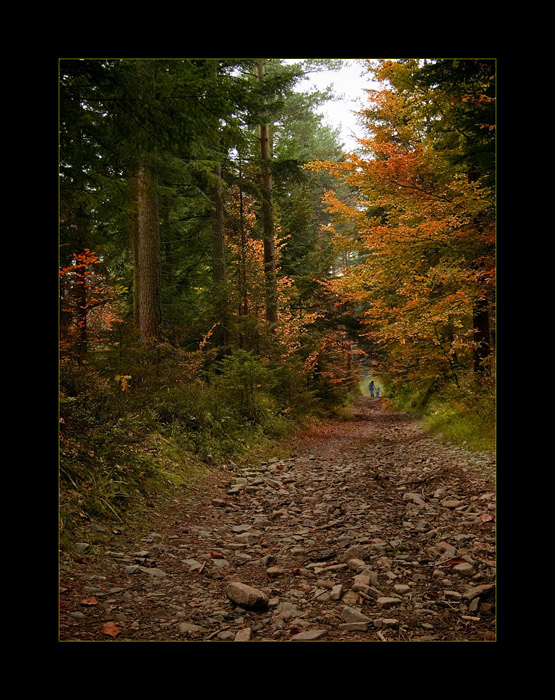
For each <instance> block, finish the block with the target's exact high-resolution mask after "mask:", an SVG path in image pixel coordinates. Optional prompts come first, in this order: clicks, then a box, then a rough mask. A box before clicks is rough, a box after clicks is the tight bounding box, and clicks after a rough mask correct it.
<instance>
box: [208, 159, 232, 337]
mask: <svg viewBox="0 0 555 700" xmlns="http://www.w3.org/2000/svg"><path fill="white" fill-rule="evenodd" d="M214 175H215V176H216V177H217V178H218V180H217V182H216V183H215V185H214V187H213V188H212V281H213V285H214V311H215V315H216V320H217V322H218V324H219V325H218V328H217V329H216V330H215V331H214V340H215V342H216V344H217V345H219V346H225V345H227V342H228V302H227V270H226V259H225V250H226V248H225V219H224V203H223V196H222V185H221V179H220V178H221V167H220V166H219V165H216V166H215V167H214Z"/></svg>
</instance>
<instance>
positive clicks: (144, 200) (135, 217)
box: [131, 165, 162, 341]
mask: <svg viewBox="0 0 555 700" xmlns="http://www.w3.org/2000/svg"><path fill="white" fill-rule="evenodd" d="M132 191H133V198H134V206H133V213H132V235H131V250H132V253H133V311H134V318H135V324H136V326H137V328H138V330H139V333H140V336H141V338H142V339H143V340H145V341H158V340H160V339H161V337H162V294H161V276H160V224H159V220H158V199H157V196H156V192H155V188H154V182H153V177H152V174H151V173H150V172H149V170H148V168H147V167H146V166H144V165H141V166H139V167H138V169H137V171H136V173H135V176H134V178H133V182H132Z"/></svg>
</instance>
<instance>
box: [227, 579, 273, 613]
mask: <svg viewBox="0 0 555 700" xmlns="http://www.w3.org/2000/svg"><path fill="white" fill-rule="evenodd" d="M226 595H227V597H228V598H229V599H230V600H231V601H233V602H234V603H237V605H240V606H241V607H243V608H266V607H268V596H267V595H266V593H264V592H263V591H259V590H258V589H257V588H253V587H252V586H248V585H247V584H246V583H239V582H238V581H233V582H232V583H230V584H229V585H228V586H227V588H226Z"/></svg>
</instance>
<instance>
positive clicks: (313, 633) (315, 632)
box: [291, 630, 326, 642]
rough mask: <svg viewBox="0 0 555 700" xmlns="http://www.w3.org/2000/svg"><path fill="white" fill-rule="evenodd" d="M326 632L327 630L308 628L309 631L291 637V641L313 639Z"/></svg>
mask: <svg viewBox="0 0 555 700" xmlns="http://www.w3.org/2000/svg"><path fill="white" fill-rule="evenodd" d="M325 634H326V630H308V631H307V632H299V633H298V634H294V635H293V636H292V637H291V641H292V642H295V641H298V642H300V641H312V640H313V639H320V638H321V637H323V636H324V635H325Z"/></svg>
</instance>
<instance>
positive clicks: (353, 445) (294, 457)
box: [59, 399, 495, 643]
mask: <svg viewBox="0 0 555 700" xmlns="http://www.w3.org/2000/svg"><path fill="white" fill-rule="evenodd" d="M494 474H495V467H494V459H493V456H492V455H490V454H486V453H478V454H477V453H470V452H468V451H466V450H464V449H461V448H453V447H447V446H445V445H442V444H441V443H440V442H439V441H438V440H436V439H434V438H432V437H430V436H429V435H426V434H425V433H424V432H423V431H422V430H421V428H420V426H419V424H418V422H417V421H415V420H414V419H413V418H411V417H409V416H407V415H405V414H399V413H393V412H390V411H389V410H388V408H387V403H386V402H385V401H384V399H361V400H360V401H359V403H358V405H357V408H356V415H355V420H352V421H348V422H343V423H331V424H330V423H326V424H322V426H321V427H320V428H318V429H314V428H313V429H311V430H309V431H306V433H304V434H303V435H302V436H301V438H300V439H299V440H297V441H296V442H295V443H294V444H293V445H292V449H291V453H290V454H289V456H288V457H286V458H285V459H280V460H273V461H271V462H269V463H265V464H262V465H259V466H257V467H250V468H248V469H247V468H246V469H241V470H238V469H234V470H231V469H229V468H228V469H224V468H222V469H219V470H213V471H212V472H210V474H209V475H208V476H207V479H206V482H205V483H204V484H203V486H202V487H201V488H198V489H196V490H195V491H194V492H191V491H189V492H187V493H186V494H185V496H184V498H183V499H173V500H172V499H170V502H168V503H166V504H161V505H160V507H158V505H157V507H156V513H155V514H153V518H154V521H155V526H154V527H153V530H152V531H151V532H144V531H142V532H141V533H140V534H139V532H138V531H135V530H133V529H131V530H130V531H129V532H128V531H127V529H126V528H122V531H121V534H119V535H114V536H113V537H111V539H106V541H105V544H104V545H102V546H99V545H98V544H95V543H94V537H93V535H94V530H91V538H90V542H83V543H81V544H80V545H79V546H80V547H81V549H82V550H83V553H82V555H81V556H80V557H79V558H77V559H74V560H72V561H68V562H65V563H64V564H63V565H62V566H61V573H60V585H61V588H60V591H61V593H60V623H59V624H60V627H59V630H60V631H59V639H60V641H64V642H65V641H106V642H109V643H113V642H121V641H160V640H163V641H176V642H177V641H180V642H199V641H254V642H263V641H271V642H282V641H318V642H339V641H348V642H353V641H355V642H369V641H377V642H379V641H404V642H411V641H429V642H434V641H482V642H483V641H494V640H495V482H494ZM93 527H94V526H93ZM100 529H102V528H100ZM97 530H98V527H97ZM91 542H92V544H91Z"/></svg>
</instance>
